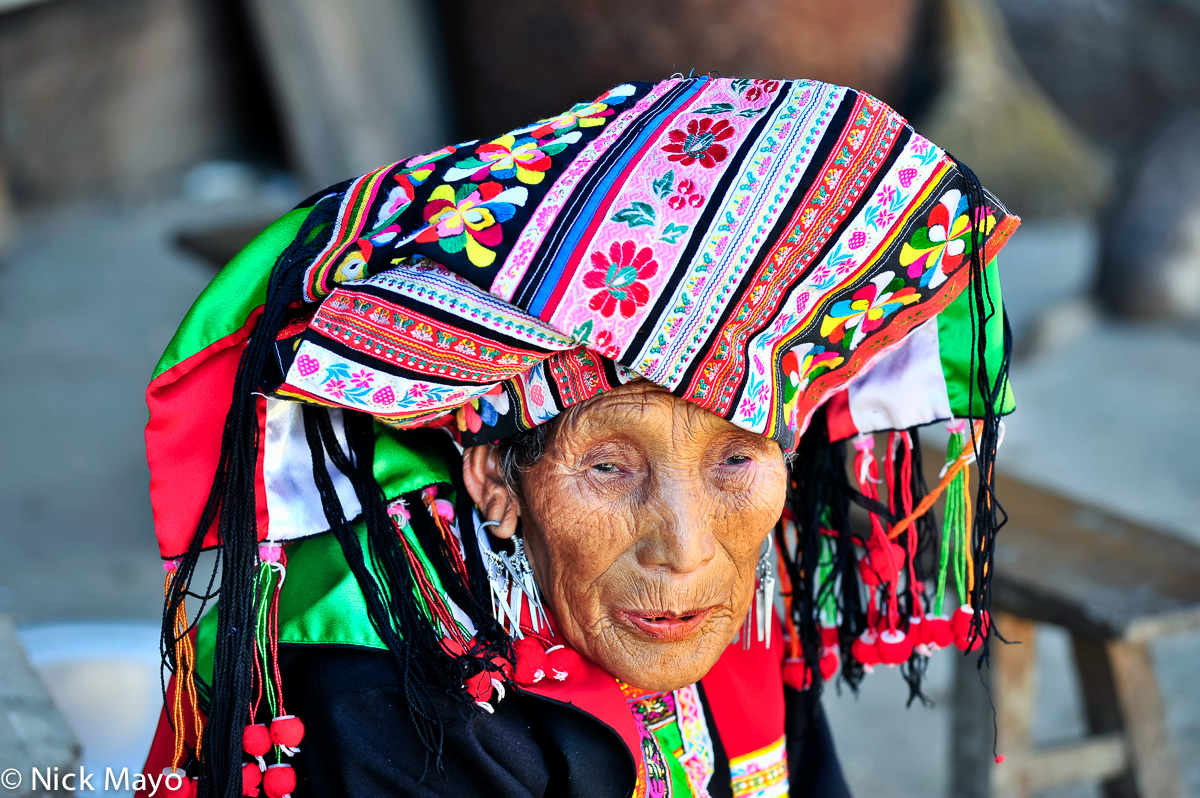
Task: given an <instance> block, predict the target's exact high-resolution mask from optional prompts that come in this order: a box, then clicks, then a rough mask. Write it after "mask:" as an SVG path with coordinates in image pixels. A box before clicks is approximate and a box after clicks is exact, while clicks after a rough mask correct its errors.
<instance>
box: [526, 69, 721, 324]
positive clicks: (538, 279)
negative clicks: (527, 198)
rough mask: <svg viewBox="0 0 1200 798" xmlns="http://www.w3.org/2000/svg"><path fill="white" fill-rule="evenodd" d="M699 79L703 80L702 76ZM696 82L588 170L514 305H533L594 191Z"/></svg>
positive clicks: (664, 100)
mask: <svg viewBox="0 0 1200 798" xmlns="http://www.w3.org/2000/svg"><path fill="white" fill-rule="evenodd" d="M696 80H699V78H697V79H696ZM692 82H694V81H681V82H680V84H679V85H678V86H676V87H675V88H673V89H671V90H670V91H668V92H667V93H666V94H664V95H663V96H662V97H660V98H659V99H658V100H657V101H656V102H655V103H654V104H653V105H651V106H650V108H649V109H647V110H646V111H645V112H644V113H643V114H642V115H641V116H640V117H638V119H637V120H636V121H635V122H633V123H632V124H631V125H630V126H629V127H628V128H626V129H625V130H624V131H623V132H622V133H621V135H620V136H619V137H618V138H617V140H616V141H614V142H613V143H612V144H611V145H610V146H609V148H608V150H606V151H605V153H604V155H603V156H601V157H600V159H599V160H598V161H596V163H594V164H593V165H592V167H591V168H590V169H589V170H588V172H587V174H586V175H585V176H584V178H583V179H582V180H581V181H580V182H579V185H577V186H576V187H575V189H574V191H572V193H571V196H570V197H569V198H568V199H567V202H566V204H565V205H564V206H563V208H562V209H561V210H560V211H559V214H558V218H556V219H555V220H554V224H553V225H552V226H551V228H550V230H549V231H548V232H547V234H546V236H545V238H544V239H543V241H542V246H541V247H539V249H538V254H537V255H536V256H535V257H534V259H533V261H532V262H531V263H530V264H529V269H528V270H527V271H526V273H525V276H524V277H523V278H522V279H521V286H520V288H519V289H518V291H517V292H516V294H514V296H513V304H514V305H517V306H518V307H522V308H525V307H529V304H530V302H532V301H533V298H534V296H536V294H537V292H538V289H540V288H541V284H542V280H543V279H544V278H545V275H546V270H547V269H548V268H549V265H550V264H551V263H553V262H554V259H555V258H556V257H557V255H558V252H559V249H560V248H561V247H562V242H563V240H564V238H565V237H566V235H567V233H569V232H570V231H571V229H572V228H573V227H574V225H575V222H576V221H577V220H578V218H579V215H580V213H581V211H582V209H583V207H584V206H585V205H586V204H587V202H588V201H589V200H590V199H591V195H592V192H593V191H594V190H595V189H596V188H597V186H599V185H600V184H601V183H603V182H604V180H605V179H606V177H607V175H608V171H609V167H610V166H611V165H612V164H614V163H615V162H616V161H617V160H619V159H620V158H621V157H623V156H624V155H625V153H626V152H627V151H628V150H629V148H630V147H632V146H633V145H634V143H635V142H636V141H637V138H638V136H640V135H641V133H642V132H643V131H644V130H645V128H646V126H647V125H649V124H650V123H651V121H652V120H653V119H654V118H655V117H656V116H658V114H659V113H660V112H661V111H662V110H663V108H665V107H669V106H670V105H671V103H673V102H674V101H675V100H676V98H678V97H679V95H680V94H681V93H682V92H684V91H686V90H687V89H688V88H689V87H690V86H691V84H692Z"/></svg>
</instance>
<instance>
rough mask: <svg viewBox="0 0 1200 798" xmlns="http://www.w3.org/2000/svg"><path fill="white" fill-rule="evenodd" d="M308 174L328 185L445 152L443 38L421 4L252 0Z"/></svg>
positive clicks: (412, 0) (407, 0)
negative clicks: (390, 164)
mask: <svg viewBox="0 0 1200 798" xmlns="http://www.w3.org/2000/svg"><path fill="white" fill-rule="evenodd" d="M249 7H250V9H251V12H252V19H253V20H254V23H255V27H256V28H257V30H258V34H259V40H260V42H261V43H262V47H263V51H264V53H265V55H266V57H267V58H266V60H267V64H268V73H269V75H270V76H271V81H272V83H273V85H274V88H275V94H276V98H277V100H278V102H279V105H280V110H281V111H282V116H283V120H284V127H285V131H286V133H287V137H288V140H289V143H290V146H291V148H292V154H293V157H294V158H295V159H296V161H297V163H296V165H297V166H298V167H299V168H300V171H301V173H302V178H303V179H304V180H305V181H306V182H307V183H308V184H310V186H312V187H319V186H325V185H328V184H330V183H335V182H338V181H340V180H344V179H346V178H348V177H353V176H355V175H358V174H362V173H363V172H367V171H370V170H371V169H375V168H377V167H379V166H383V165H384V164H387V163H388V162H390V161H395V160H397V159H399V158H408V157H411V156H414V155H419V154H420V153H422V152H427V151H429V150H431V149H435V148H437V147H441V146H444V145H445V144H446V143H447V141H446V140H445V138H446V125H445V122H444V120H445V116H446V111H445V107H444V102H443V98H444V96H445V95H444V92H445V87H444V86H443V80H442V76H441V69H440V65H439V62H438V58H439V53H438V51H437V47H436V46H435V44H434V42H436V40H437V36H436V34H435V31H434V29H433V28H434V26H433V23H432V21H431V20H429V19H427V14H426V5H425V4H424V3H422V2H419V0H345V2H339V3H330V2H328V0H249Z"/></svg>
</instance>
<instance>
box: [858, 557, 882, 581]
mask: <svg viewBox="0 0 1200 798" xmlns="http://www.w3.org/2000/svg"><path fill="white" fill-rule="evenodd" d="M858 576H859V578H860V579H862V583H863V584H864V585H866V586H867V587H879V573H878V572H877V571H876V570H875V569H874V568H873V567H872V566H871V560H870V559H869V558H867V557H863V558H862V559H861V560H859V561H858Z"/></svg>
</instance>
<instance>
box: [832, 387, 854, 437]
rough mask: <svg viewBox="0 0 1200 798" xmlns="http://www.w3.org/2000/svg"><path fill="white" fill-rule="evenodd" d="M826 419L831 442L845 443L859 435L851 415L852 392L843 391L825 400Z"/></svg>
mask: <svg viewBox="0 0 1200 798" xmlns="http://www.w3.org/2000/svg"><path fill="white" fill-rule="evenodd" d="M825 418H826V419H827V420H828V421H829V440H831V441H844V440H845V439H846V438H853V437H854V436H855V435H857V434H858V427H856V426H854V417H853V416H851V415H850V391H849V389H843V390H841V391H838V392H837V393H835V394H833V395H831V396H830V397H829V398H828V399H826V400H825Z"/></svg>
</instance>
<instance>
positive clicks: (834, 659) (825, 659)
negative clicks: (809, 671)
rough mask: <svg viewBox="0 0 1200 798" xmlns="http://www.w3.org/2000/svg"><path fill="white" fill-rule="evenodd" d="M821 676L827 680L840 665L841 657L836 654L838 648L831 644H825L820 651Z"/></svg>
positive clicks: (834, 674)
mask: <svg viewBox="0 0 1200 798" xmlns="http://www.w3.org/2000/svg"><path fill="white" fill-rule="evenodd" d="M819 665H820V667H821V678H822V679H824V680H825V681H829V680H830V679H832V678H833V677H834V676H836V675H837V672H838V668H840V667H842V657H841V655H840V654H838V650H837V649H836V648H834V647H832V646H826V647H825V648H824V649H823V650H822V651H821V661H820V663H819Z"/></svg>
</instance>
